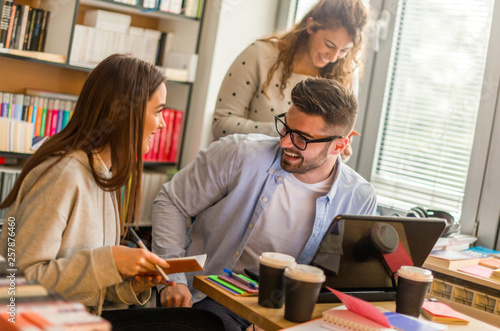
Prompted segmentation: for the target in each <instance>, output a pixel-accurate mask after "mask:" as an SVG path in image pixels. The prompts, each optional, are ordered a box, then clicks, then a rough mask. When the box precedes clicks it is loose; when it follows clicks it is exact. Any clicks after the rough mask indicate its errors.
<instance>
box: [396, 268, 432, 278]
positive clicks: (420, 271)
mask: <svg viewBox="0 0 500 331" xmlns="http://www.w3.org/2000/svg"><path fill="white" fill-rule="evenodd" d="M398 276H399V277H404V278H406V279H410V280H414V281H417V282H432V279H433V276H432V272H431V271H430V270H427V269H424V268H419V267H414V266H406V265H405V266H402V267H401V268H399V270H398Z"/></svg>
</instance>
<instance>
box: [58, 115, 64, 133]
mask: <svg viewBox="0 0 500 331" xmlns="http://www.w3.org/2000/svg"><path fill="white" fill-rule="evenodd" d="M58 113H59V116H58V117H57V127H56V133H58V132H61V130H62V129H63V122H64V113H65V111H64V110H59V111H58Z"/></svg>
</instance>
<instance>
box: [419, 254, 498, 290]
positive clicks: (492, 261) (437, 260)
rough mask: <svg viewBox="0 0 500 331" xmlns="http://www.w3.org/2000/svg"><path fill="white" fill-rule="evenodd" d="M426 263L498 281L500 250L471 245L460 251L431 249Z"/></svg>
mask: <svg viewBox="0 0 500 331" xmlns="http://www.w3.org/2000/svg"><path fill="white" fill-rule="evenodd" d="M426 263H429V264H431V265H433V266H438V267H442V268H447V269H451V270H458V271H462V272H465V273H467V274H471V275H474V276H477V277H480V278H488V279H490V280H493V281H497V282H500V251H497V250H494V249H491V248H487V247H483V246H473V247H471V248H468V249H464V250H460V251H454V250H433V251H431V253H430V254H429V256H428V257H427V260H426Z"/></svg>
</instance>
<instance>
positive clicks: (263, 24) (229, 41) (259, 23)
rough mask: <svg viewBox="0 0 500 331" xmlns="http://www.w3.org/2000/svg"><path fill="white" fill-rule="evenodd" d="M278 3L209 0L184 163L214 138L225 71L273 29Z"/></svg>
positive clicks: (190, 111) (276, 1)
mask: <svg viewBox="0 0 500 331" xmlns="http://www.w3.org/2000/svg"><path fill="white" fill-rule="evenodd" d="M278 3H279V0H206V6H207V7H206V8H205V15H204V18H203V20H204V22H203V27H202V32H201V43H200V49H199V62H198V70H197V73H196V82H195V84H194V86H193V93H192V98H191V105H190V109H189V115H188V117H189V119H188V122H187V126H186V130H187V131H186V135H185V139H184V146H183V151H182V160H181V167H184V166H186V165H187V164H188V163H189V162H191V161H193V160H194V158H195V157H196V154H197V153H198V151H199V150H200V149H202V148H205V147H207V146H208V145H209V144H210V143H211V142H212V139H213V138H212V133H211V130H212V128H211V125H212V116H213V111H214V106H215V103H216V99H217V94H218V93H219V87H220V85H221V83H222V80H223V78H224V75H225V74H226V71H227V70H228V69H229V66H230V65H231V63H232V62H233V60H234V59H235V58H236V57H237V56H238V54H239V53H240V52H241V51H242V50H244V49H245V48H246V47H247V46H248V45H249V44H250V43H252V42H253V41H255V40H256V39H258V38H261V37H263V36H265V35H268V34H270V33H273V32H274V26H275V21H276V14H277V10H278Z"/></svg>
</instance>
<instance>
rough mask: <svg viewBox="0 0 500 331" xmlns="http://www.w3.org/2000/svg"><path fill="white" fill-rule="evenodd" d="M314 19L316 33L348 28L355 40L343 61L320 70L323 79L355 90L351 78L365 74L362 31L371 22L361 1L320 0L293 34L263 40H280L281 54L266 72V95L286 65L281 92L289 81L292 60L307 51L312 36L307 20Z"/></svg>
mask: <svg viewBox="0 0 500 331" xmlns="http://www.w3.org/2000/svg"><path fill="white" fill-rule="evenodd" d="M309 17H311V18H312V19H313V22H312V25H311V26H310V27H311V29H312V30H313V31H314V32H316V31H318V30H319V29H338V28H341V27H343V28H345V29H346V30H347V33H349V35H350V36H351V38H352V41H353V44H354V46H353V48H352V49H351V50H350V51H349V53H347V55H346V56H345V57H344V58H343V59H338V60H337V61H336V62H334V63H329V64H328V65H326V66H325V67H324V68H322V69H321V71H320V76H321V77H324V78H329V79H335V80H337V81H338V82H340V83H341V84H342V85H344V86H345V87H348V88H352V75H353V72H354V70H355V69H356V68H358V67H359V68H360V72H361V71H362V62H361V61H360V59H361V56H362V54H361V49H362V43H363V34H362V32H363V28H364V27H365V26H366V24H367V22H368V12H367V9H366V8H365V6H364V5H363V4H362V3H361V0H321V1H319V2H318V3H317V4H316V5H315V6H314V7H313V8H312V9H311V10H310V11H309V12H308V13H307V14H306V15H305V16H304V18H303V19H302V21H300V23H297V24H296V25H295V26H294V27H293V28H292V29H291V30H290V31H288V32H286V33H285V34H283V35H281V36H280V35H273V36H269V37H267V38H264V39H262V40H264V41H271V40H277V41H278V47H279V49H280V53H279V55H278V59H277V60H276V62H275V63H274V64H273V65H272V67H271V68H270V69H269V72H268V73H267V81H266V82H265V83H264V85H263V86H262V89H263V91H264V92H265V91H266V90H267V88H268V87H269V84H270V83H271V79H272V77H273V75H274V73H275V72H276V70H278V67H279V66H280V64H281V63H283V66H284V70H283V75H282V76H281V84H280V91H281V93H282V94H283V90H284V89H285V87H286V83H287V81H288V78H290V76H291V75H292V72H293V60H294V58H295V55H296V54H297V52H299V51H304V49H305V48H307V40H308V39H309V33H308V32H307V20H308V19H309Z"/></svg>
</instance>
